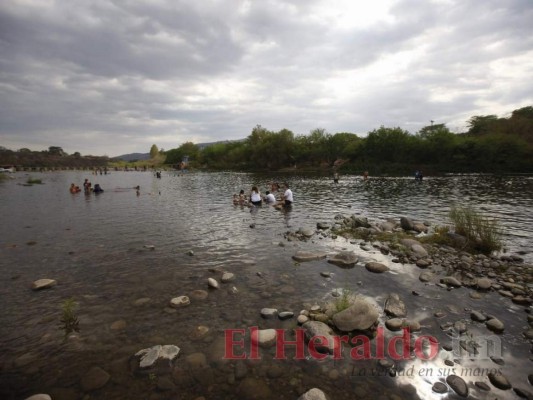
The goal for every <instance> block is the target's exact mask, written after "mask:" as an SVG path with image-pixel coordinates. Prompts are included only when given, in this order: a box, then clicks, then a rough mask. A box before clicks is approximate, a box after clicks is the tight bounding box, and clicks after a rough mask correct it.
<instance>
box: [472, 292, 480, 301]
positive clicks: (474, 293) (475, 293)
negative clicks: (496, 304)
mask: <svg viewBox="0 0 533 400" xmlns="http://www.w3.org/2000/svg"><path fill="white" fill-rule="evenodd" d="M469 296H470V298H471V299H474V300H479V299H481V298H483V296H481V295H480V294H479V293H478V292H470V293H469Z"/></svg>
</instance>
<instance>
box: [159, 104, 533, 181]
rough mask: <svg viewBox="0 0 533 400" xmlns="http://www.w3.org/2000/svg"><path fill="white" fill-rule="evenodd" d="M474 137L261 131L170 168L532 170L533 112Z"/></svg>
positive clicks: (186, 151) (473, 124)
mask: <svg viewBox="0 0 533 400" xmlns="http://www.w3.org/2000/svg"><path fill="white" fill-rule="evenodd" d="M467 126H468V131H467V132H464V133H457V134H456V133H453V132H451V131H450V130H449V129H448V127H447V126H446V124H433V123H432V124H431V125H428V126H425V127H423V128H422V129H421V130H420V131H418V132H416V133H414V134H412V133H410V132H408V131H406V130H403V129H401V128H400V127H392V128H390V127H384V126H381V127H380V128H378V129H374V130H372V131H370V132H368V134H367V135H366V137H359V136H357V135H356V134H353V133H349V132H339V133H335V134H331V133H328V132H327V131H326V130H325V129H322V128H319V129H315V130H313V131H311V132H310V133H309V134H308V135H295V134H294V133H293V132H292V131H290V130H288V129H282V130H280V131H279V132H274V131H269V130H268V129H266V128H264V127H262V126H260V125H257V126H256V127H254V128H253V129H252V132H251V134H250V135H249V136H248V137H247V138H246V139H244V140H240V141H228V142H220V143H215V144H212V145H209V146H206V147H203V148H200V147H198V146H197V145H195V144H194V143H191V142H187V143H184V144H182V145H181V146H179V147H178V148H175V149H171V150H168V151H166V160H165V163H166V164H171V165H177V164H179V163H180V162H181V161H182V159H183V158H184V157H185V156H187V157H188V159H189V162H190V165H192V166H194V167H199V168H207V169H215V170H220V169H227V170H249V171H253V170H270V171H272V170H282V169H294V168H297V169H306V168H309V169H316V168H332V167H333V168H338V169H339V170H340V171H344V172H361V171H364V170H368V171H371V173H372V174H380V173H401V174H405V173H412V172H413V171H414V170H423V171H425V172H427V173H439V172H440V173H442V172H533V107H532V106H528V107H523V108H520V109H517V110H515V111H513V112H512V113H511V115H510V116H509V117H508V118H498V117H497V116H496V115H484V116H473V117H472V118H470V119H469V120H468V125H467Z"/></svg>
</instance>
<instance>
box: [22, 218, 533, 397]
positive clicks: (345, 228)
mask: <svg viewBox="0 0 533 400" xmlns="http://www.w3.org/2000/svg"><path fill="white" fill-rule="evenodd" d="M385 233H386V234H385ZM421 234H423V235H421ZM341 235H345V236H346V238H347V243H350V245H351V246H352V247H354V246H355V247H357V248H358V249H359V250H360V251H355V250H354V249H353V248H352V249H341V250H338V249H335V251H327V250H325V249H324V246H323V245H318V243H319V242H320V241H321V240H323V241H325V242H327V241H328V240H333V241H335V240H337V241H338V238H339V237H340V236H341ZM431 235H432V229H431V226H430V225H429V224H427V223H426V224H424V223H419V222H416V221H410V220H409V219H408V218H401V217H399V218H398V219H397V220H389V221H370V220H368V219H367V218H363V217H360V216H357V215H351V216H344V215H337V216H335V218H334V220H333V221H328V222H318V223H317V224H316V228H309V227H307V228H300V229H298V230H296V231H289V232H286V233H285V234H284V240H283V241H281V242H279V243H277V244H276V246H278V248H279V249H281V250H283V251H286V252H287V262H288V265H290V264H289V262H290V259H291V258H292V262H294V265H295V267H298V266H301V267H302V268H305V266H306V265H314V266H318V267H319V268H321V270H320V273H319V274H318V273H317V274H315V275H312V274H311V273H308V274H307V278H306V279H307V280H308V282H307V283H309V282H311V283H316V286H318V287H327V284H329V283H331V282H333V281H334V278H335V275H336V274H337V272H336V271H342V272H343V273H344V274H350V273H351V272H353V273H355V272H360V271H363V273H364V274H368V276H370V277H371V278H369V279H368V280H367V282H373V283H374V284H375V285H379V284H380V282H383V281H385V280H388V279H391V277H393V276H396V275H393V274H394V273H395V272H396V271H397V270H398V269H413V270H415V271H417V275H418V280H419V282H421V283H422V284H423V285H422V286H421V287H418V288H416V289H412V290H410V289H401V288H398V290H397V291H394V292H393V291H390V292H386V293H381V295H380V296H374V297H372V296H365V295H363V294H361V293H359V292H361V291H362V290H360V289H361V288H362V286H363V283H362V282H361V285H359V284H358V285H353V286H352V285H342V283H341V285H342V287H335V288H333V289H331V290H329V291H328V292H327V293H324V296H318V297H317V298H316V299H314V301H309V299H308V296H305V297H306V299H305V300H304V299H302V300H301V302H300V304H301V307H300V308H298V309H296V308H291V307H289V306H284V307H283V308H282V307H280V306H277V304H275V302H276V301H275V300H274V299H278V298H280V297H281V298H283V296H287V295H292V296H295V295H297V294H298V293H299V292H298V290H297V288H295V286H297V283H294V284H292V285H288V284H285V283H283V281H284V279H286V278H285V277H284V276H276V277H271V276H268V271H266V270H263V271H255V270H254V269H252V268H250V269H249V270H247V271H246V274H247V275H249V276H245V277H243V276H242V274H241V275H239V273H237V272H236V271H235V270H232V268H231V266H230V265H228V266H227V267H224V268H222V267H221V268H209V269H206V270H205V273H204V274H203V275H201V276H200V278H199V279H197V280H196V282H197V283H196V285H190V287H188V288H187V289H186V290H185V289H183V288H182V289H180V290H181V292H180V293H175V294H174V295H173V296H168V298H167V299H166V300H165V302H164V304H163V305H162V306H161V309H162V312H163V313H164V314H165V315H169V316H176V315H185V316H186V315H187V312H188V310H190V309H191V308H193V307H195V305H197V304H202V303H206V302H209V304H210V306H211V309H210V310H209V311H208V312H207V314H209V313H212V315H213V317H215V315H216V314H225V315H226V314H227V315H228V318H227V319H228V321H234V323H229V322H228V324H227V325H226V326H207V325H209V323H208V322H207V325H194V326H189V330H190V332H189V334H188V335H182V334H179V335H176V337H175V340H173V341H172V342H168V341H160V342H158V343H157V342H156V343H153V346H152V345H151V346H150V347H145V348H144V346H141V345H137V346H135V345H132V344H129V345H128V346H127V350H128V351H129V353H128V355H127V357H123V358H121V359H117V360H116V361H114V362H113V363H111V364H110V365H107V366H106V365H100V366H92V367H91V368H88V369H87V371H86V373H85V374H84V375H83V376H81V377H80V378H79V379H78V380H75V379H74V378H72V379H71V380H70V381H68V385H67V386H68V387H55V388H53V389H54V390H51V391H50V392H48V394H49V395H50V397H51V398H52V399H54V400H58V399H59V400H69V399H76V398H93V397H94V398H103V397H101V396H103V395H104V394H105V391H106V389H109V388H110V387H113V386H114V385H115V386H119V385H125V383H126V382H130V383H131V382H133V383H132V385H133V387H134V388H138V390H139V391H141V392H143V391H146V390H147V389H148V390H149V392H148V393H149V395H148V396H146V398H150V399H151V400H163V399H175V398H181V397H180V395H183V396H182V397H183V398H186V399H196V400H201V399H206V398H228V399H233V398H239V399H270V398H281V397H279V396H280V395H279V393H280V391H281V392H285V395H283V398H286V399H295V398H299V399H301V400H308V399H325V398H328V399H330V400H333V399H349V398H354V396H356V397H357V398H363V399H375V398H380V399H393V400H399V399H402V398H403V399H410V398H416V397H417V386H416V382H413V383H412V384H411V385H404V386H403V387H402V390H400V391H398V387H396V386H395V384H385V385H383V381H382V380H383V379H391V380H394V379H401V378H402V377H405V376H406V375H407V373H408V371H409V370H410V368H411V367H412V366H413V365H414V364H415V363H416V362H417V361H419V360H417V357H418V356H419V355H420V354H418V355H417V353H416V350H417V349H416V343H417V339H419V338H421V337H423V336H431V337H435V338H437V337H440V338H442V337H445V338H448V339H449V340H446V341H443V340H439V343H438V345H439V347H438V355H437V356H436V359H437V361H435V362H434V364H430V365H436V366H437V367H439V368H440V367H443V366H445V367H447V368H449V370H450V371H452V370H453V372H454V373H451V372H450V373H448V374H447V375H446V376H442V377H440V378H441V379H433V381H432V382H431V385H430V386H429V388H430V391H431V392H433V393H438V394H441V393H455V394H457V395H458V396H461V397H469V396H470V397H472V398H480V397H481V398H483V396H486V393H487V392H488V393H491V394H494V395H496V396H506V393H507V394H510V393H511V392H512V393H514V394H513V396H519V397H522V398H530V397H531V394H530V393H529V392H530V391H528V390H527V386H526V385H530V383H531V382H532V380H533V376H531V375H528V370H527V368H526V369H523V370H521V371H519V373H516V369H509V370H507V368H508V364H509V363H512V360H511V359H509V360H507V359H506V354H505V353H504V352H501V353H500V354H496V353H490V354H489V350H488V349H487V347H486V343H485V342H483V341H482V340H481V339H485V336H484V335H486V336H489V335H496V336H495V337H497V338H498V339H499V340H501V343H502V345H503V348H505V346H506V343H507V342H509V341H524V342H527V341H529V342H530V343H531V340H532V339H533V331H532V324H533V318H532V315H531V307H530V305H531V301H532V295H533V290H532V289H533V288H532V268H531V266H530V265H526V264H525V263H524V262H523V260H522V258H521V257H520V255H491V256H487V255H482V254H471V253H468V252H466V251H464V250H461V249H457V248H454V247H452V246H449V245H441V244H438V243H436V242H432V241H431V240H428V239H429V237H430V236H431ZM453 240H454V243H457V244H459V245H460V244H461V242H462V240H461V238H460V237H457V236H453ZM315 243H317V244H316V246H315ZM300 245H302V246H300ZM314 247H316V248H314ZM347 247H348V246H347ZM293 248H294V251H293ZM149 250H150V251H157V248H155V247H154V248H153V249H152V248H150V249H149ZM375 252H378V253H379V254H380V255H381V256H382V257H380V258H379V259H378V258H377V257H373V256H372V254H374V253H375ZM289 253H290V254H289ZM188 256H190V257H196V253H195V252H192V251H189V252H188ZM264 268H267V267H266V266H265V267H264ZM302 275H305V270H304V271H303V272H302ZM269 279H271V280H274V281H278V282H276V283H277V284H276V285H273V287H275V288H276V290H279V293H280V294H281V296H279V297H276V296H274V294H273V293H272V292H273V290H271V289H270V287H268V286H266V285H263V283H262V282H264V281H267V280H269ZM61 285H62V282H61V281H60V280H58V281H57V282H56V281H55V280H52V279H50V280H44V279H43V280H40V281H36V282H35V285H34V287H33V289H34V290H35V291H36V293H46V291H48V290H50V291H53V290H56V288H57V287H58V286H61ZM337 286H338V285H337ZM425 288H428V289H429V288H431V290H437V291H438V292H439V293H440V295H441V296H442V297H443V298H448V303H449V304H450V306H449V307H448V308H446V309H442V310H436V311H434V312H433V314H432V315H431V316H429V317H425V318H423V319H422V318H420V319H419V318H417V313H416V311H417V310H414V309H409V306H408V304H409V301H408V299H409V298H410V297H417V298H424V299H427V302H428V303H430V302H431V301H432V299H431V297H430V296H425V293H424V289H425ZM400 289H401V290H400ZM250 290H251V291H258V292H259V296H260V298H261V299H262V302H263V308H257V309H252V310H248V308H249V307H248V306H247V304H246V300H245V299H246V298H245V297H244V296H243V292H245V291H250ZM324 291H325V290H324ZM463 291H468V296H469V298H470V299H472V300H473V301H478V302H479V307H478V308H477V309H467V310H465V309H464V308H465V307H462V306H461V304H457V301H456V300H455V299H456V296H457V294H458V293H463ZM495 294H497V295H498V296H499V297H500V298H501V300H502V301H506V302H509V303H510V304H512V305H513V306H514V307H516V308H517V309H518V310H520V312H522V313H523V316H522V317H521V319H522V320H523V329H521V331H520V332H518V333H517V332H516V328H513V329H511V330H512V333H509V331H510V329H509V327H508V326H506V324H505V322H504V321H502V319H503V318H501V316H500V315H499V314H498V313H496V312H494V307H491V310H487V309H485V307H487V306H488V304H487V302H486V301H485V299H486V298H487V297H488V296H492V295H495ZM154 296H155V294H154ZM223 299H231V302H232V303H233V304H234V306H233V307H231V308H229V307H226V308H224V309H223V310H222V309H220V308H218V303H219V302H220V301H222V300H223ZM277 301H279V300H277ZM153 302H154V300H153V299H151V298H149V297H142V298H138V299H137V300H135V302H134V304H133V305H132V306H133V307H138V308H142V307H146V306H148V305H150V304H153ZM224 304H227V302H226V303H224ZM506 304H507V303H506ZM243 310H245V311H243ZM160 311H161V310H160ZM464 312H466V313H468V315H469V318H468V319H465V318H463V317H462V316H461V314H464ZM501 312H502V313H503V312H506V311H505V308H504V307H502V311H501ZM429 320H431V321H437V322H436V326H438V329H439V331H440V332H437V331H435V324H433V325H432V324H430V323H428V321H429ZM207 321H209V318H207ZM440 321H442V322H440ZM236 327H238V328H239V329H242V330H243V333H242V334H243V335H244V336H245V337H244V338H243V344H242V346H241V345H240V344H237V345H236V346H235V348H236V353H237V354H238V355H240V354H242V350H243V349H246V352H247V353H248V354H247V356H249V352H248V349H250V348H251V347H250V346H252V344H253V343H256V344H257V345H258V346H259V350H258V352H259V354H260V359H257V360H256V359H250V357H247V359H243V360H241V359H231V357H229V358H228V357H227V355H228V353H227V351H228V349H227V345H228V341H227V333H226V332H224V329H235V328H236ZM254 327H256V328H257V331H255V332H256V334H252V332H253V330H252V328H254ZM405 328H408V343H409V346H408V351H407V352H408V355H409V357H408V359H404V358H401V359H395V358H394V357H392V356H391V354H389V352H385V353H384V355H383V357H379V356H376V350H377V348H378V347H379V343H380V340H383V342H384V343H390V341H391V340H392V339H393V338H401V337H402V335H404V332H405ZM109 329H110V332H117V333H118V334H120V333H123V332H124V331H126V330H127V329H128V322H126V321H124V320H117V321H115V322H113V323H112V324H111V325H110V327H109ZM151 329H153V328H151ZM276 329H283V331H282V332H284V333H283V335H286V336H285V337H284V340H286V341H296V340H297V337H298V336H297V333H296V332H298V329H302V332H303V333H304V337H305V340H304V343H305V344H306V350H305V357H304V359H302V360H295V352H296V349H295V348H292V347H290V346H287V352H286V354H285V355H286V359H283V360H276V359H275V356H276V352H277V351H278V340H279V338H280V336H279V335H280V334H282V333H280V331H278V330H276ZM480 332H481V335H480ZM83 335H84V333H83V330H82V332H81V334H78V333H76V334H72V335H70V336H69V337H68V339H67V346H69V348H70V349H74V350H73V351H76V352H78V353H81V352H83V351H85V350H84V349H85V347H84V346H86V340H85V339H84V336H83ZM153 336H154V340H153V341H154V342H155V340H156V339H157V334H154V335H153ZM317 336H323V337H325V340H324V341H317V342H315V347H314V349H315V350H316V353H309V347H308V346H309V343H310V342H311V341H314V338H316V337H317ZM340 337H346V338H347V341H348V342H344V344H343V345H342V348H341V350H340V351H339V352H337V350H336V349H338V347H336V346H338V340H339V339H337V338H340ZM354 338H357V340H359V342H357V343H353V342H351V340H353V339H354ZM364 338H368V343H369V350H368V351H369V354H371V357H370V358H368V357H367V358H365V357H363V359H362V360H357V361H355V362H354V360H353V358H354V357H353V356H354V354H352V350H353V348H354V346H355V345H360V344H361V343H365V339H364ZM230 339H232V340H235V341H237V342H238V341H239V340H240V336H238V335H237V336H235V337H230ZM195 343H201V344H203V345H205V346H206V347H205V350H200V351H199V350H198V349H197V348H196V347H195V346H194V344H195ZM419 343H422V342H419ZM425 344H428V342H425ZM429 344H431V343H429ZM419 350H420V349H419ZM426 350H427V349H426ZM424 351H425V350H424ZM484 352H485V353H486V354H485V355H486V356H487V357H484V358H479V357H478V356H479V355H482V356H483V355H484ZM339 355H340V356H342V360H341V361H338V360H335V358H336V357H338V356H339ZM363 355H364V354H363ZM323 356H324V357H325V359H324V360H323V361H320V360H319V358H320V359H321V358H322V357H323ZM402 356H403V354H402ZM524 357H525V358H527V355H524ZM418 358H420V357H418ZM33 361H34V359H32V358H31V354H30V355H22V356H20V357H19V358H17V359H16V360H15V361H14V362H15V363H16V365H17V368H18V367H27V366H31V364H32V362H33ZM529 362H530V361H529ZM476 363H479V365H482V366H483V367H485V366H486V365H487V363H488V365H490V366H491V368H489V369H487V371H490V372H487V373H484V374H480V375H479V376H476V377H475V378H472V377H471V376H470V377H468V378H469V379H466V378H465V377H464V376H462V375H461V373H460V369H459V367H460V366H465V367H466V366H467V365H476ZM363 371H364V373H365V374H366V375H365V376H366V377H367V380H366V381H364V382H360V381H357V384H356V385H352V386H351V387H349V386H348V385H343V386H342V388H340V387H339V386H340V385H339V382H343V383H345V382H349V381H350V380H353V377H354V376H358V374H359V375H360V376H362V375H361V374H362V372H363ZM369 371H372V373H376V374H377V377H375V378H374V376H373V375H372V376H369V375H368V373H369ZM508 371H512V372H508ZM317 377H320V378H319V379H317ZM130 380H131V381H130ZM528 380H529V382H530V383H527V382H528ZM393 382H394V381H393ZM130 383H128V385H130ZM426 385H427V383H426ZM130 386H131V385H130ZM199 388H200V389H199ZM418 389H420V388H418ZM132 390H133V389H132ZM204 393H206V394H204ZM202 394H204V395H202ZM41 396H42V397H40V398H42V399H45V398H48V397H45V396H46V395H41ZM298 396H300V397H298ZM418 396H419V397H423V396H421V394H420V393H419V394H418ZM502 398H505V397H502ZM509 398H512V397H509Z"/></svg>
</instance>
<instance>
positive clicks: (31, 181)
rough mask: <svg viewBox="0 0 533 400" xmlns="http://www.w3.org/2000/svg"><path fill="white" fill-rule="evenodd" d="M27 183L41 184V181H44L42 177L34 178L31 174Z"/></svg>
mask: <svg viewBox="0 0 533 400" xmlns="http://www.w3.org/2000/svg"><path fill="white" fill-rule="evenodd" d="M26 183H27V184H28V185H33V184H34V183H36V184H39V185H40V184H41V183H43V181H42V180H41V179H36V178H32V177H31V176H30V177H29V178H28V180H27V181H26Z"/></svg>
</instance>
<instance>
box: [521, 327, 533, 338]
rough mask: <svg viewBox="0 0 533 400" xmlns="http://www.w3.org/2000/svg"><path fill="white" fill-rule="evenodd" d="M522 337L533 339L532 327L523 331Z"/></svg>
mask: <svg viewBox="0 0 533 400" xmlns="http://www.w3.org/2000/svg"><path fill="white" fill-rule="evenodd" d="M523 335H524V337H525V338H526V339H528V340H532V339H533V329H528V330H527V331H525V332H524V333H523Z"/></svg>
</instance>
